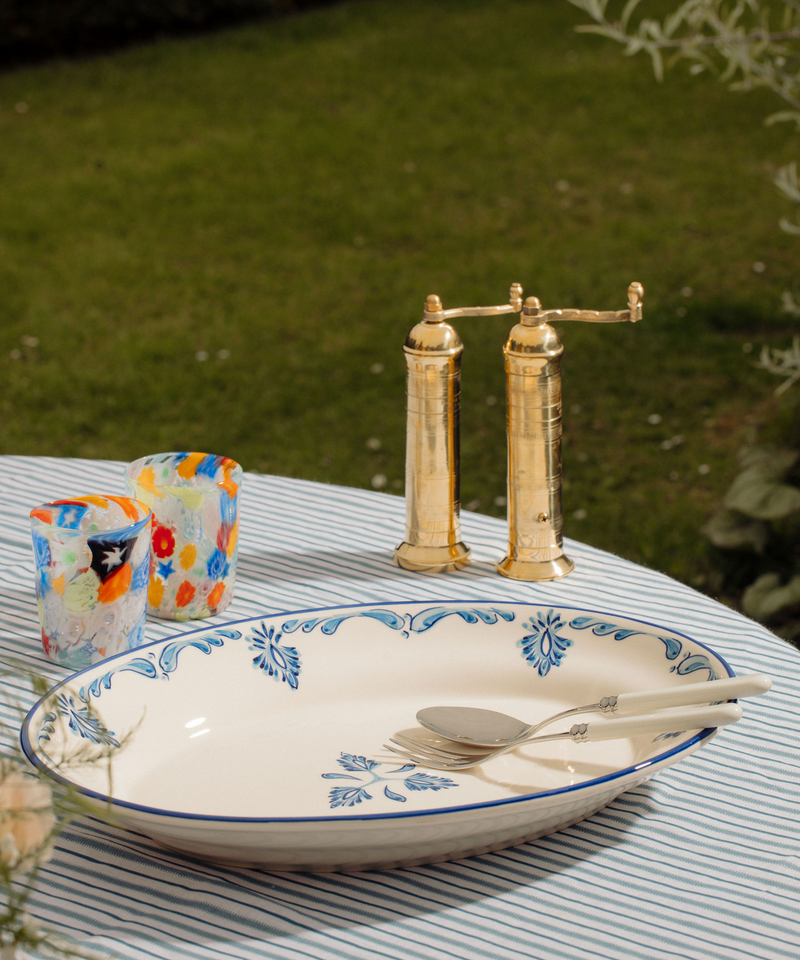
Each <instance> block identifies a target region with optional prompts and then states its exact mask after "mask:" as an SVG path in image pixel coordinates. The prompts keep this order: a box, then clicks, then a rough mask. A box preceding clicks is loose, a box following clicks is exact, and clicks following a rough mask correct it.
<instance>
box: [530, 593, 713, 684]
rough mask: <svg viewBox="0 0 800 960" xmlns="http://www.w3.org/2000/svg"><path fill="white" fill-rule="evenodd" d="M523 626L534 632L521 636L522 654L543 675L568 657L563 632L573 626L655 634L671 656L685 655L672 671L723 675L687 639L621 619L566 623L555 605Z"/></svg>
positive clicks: (620, 635) (617, 636)
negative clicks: (685, 642) (687, 645)
mask: <svg viewBox="0 0 800 960" xmlns="http://www.w3.org/2000/svg"><path fill="white" fill-rule="evenodd" d="M523 627H524V629H526V630H529V631H530V633H528V634H526V635H525V636H524V637H523V638H522V639H521V640H519V641H518V644H517V645H518V646H519V647H521V649H522V656H523V657H524V658H525V659H526V660H527V661H528V663H530V665H531V666H532V667H534V668H535V669H536V670H537V671H538V673H539V676H540V677H546V676H547V674H548V673H549V672H550V670H551V668H552V667H558V666H560V665H561V663H562V661H563V660H564V658H565V657H566V653H567V649H568V648H569V647H571V646H572V640H571V639H569V637H566V636H564V635H563V633H562V631H563V630H565V629H566V628H567V627H569V628H570V629H572V630H591V631H592V633H593V634H594V635H595V636H596V637H607V636H611V637H613V638H614V640H616V641H620V640H627V638H628V637H635V636H641V637H654V638H655V639H657V640H660V641H661V642H662V643H663V644H664V654H665V656H666V658H667V660H678V658H679V657H680V656H681V654H683V657H682V659H681V660H680V661H679V662H678V663H675V664H673V665H672V667H671V668H670V673H677V674H678V676H685V675H686V674H689V673H695V672H696V671H698V670H707V671H708V679H709V680H716V679H717V678H718V677H719V674H718V673H717V671H716V670H715V669H714V667H713V666H712V664H711V661H710V660H709V659H708V657H707V656H705V655H704V654H702V653H692V652H691V651H686V650H684V648H683V641H682V640H679V639H678V638H677V637H665V636H661V634H658V633H650V632H649V631H648V630H638V629H636V628H635V627H623V626H621V625H620V624H618V623H613V622H611V621H608V620H599V619H597V617H590V616H584V617H573V619H572V620H570V621H569V623H564V622H563V621H562V619H561V614H560V613H558V614H557V613H555V611H554V610H552V609H551V610H547V611H543V610H537V611H536V612H535V613H534V614H533V615H532V616H531V618H530V620H529V621H528V622H527V623H524V624H523Z"/></svg>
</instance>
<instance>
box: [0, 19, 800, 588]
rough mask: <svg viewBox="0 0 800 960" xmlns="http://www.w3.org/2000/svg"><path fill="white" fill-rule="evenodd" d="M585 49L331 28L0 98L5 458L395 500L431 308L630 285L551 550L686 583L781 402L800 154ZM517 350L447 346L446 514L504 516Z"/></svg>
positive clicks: (559, 296)
mask: <svg viewBox="0 0 800 960" xmlns="http://www.w3.org/2000/svg"><path fill="white" fill-rule="evenodd" d="M580 22H582V18H581V14H580V12H579V11H577V10H576V9H574V8H573V7H571V6H569V5H568V4H567V3H566V2H554V0H539V2H531V0H519V2H515V0H369V2H345V3H342V4H340V5H337V6H334V7H330V8H326V9H319V10H314V11H311V12H307V13H303V14H301V15H298V16H295V17H288V18H286V19H282V20H269V21H265V22H263V23H256V24H252V25H249V26H245V27H240V28H236V29H231V30H226V31H222V32H220V33H217V34H213V35H207V36H201V37H193V38H189V39H179V40H165V41H162V42H159V43H156V44H153V45H147V46H142V47H138V48H133V49H129V50H126V51H123V52H120V53H116V54H113V55H108V56H101V57H96V58H91V59H87V60H84V61H73V62H54V63H50V64H45V65H42V66H36V67H28V68H24V69H19V70H16V71H13V72H9V73H6V74H4V75H2V76H0V144H2V149H0V315H1V316H2V326H1V329H0V376H2V382H3V391H2V395H0V413H1V414H2V418H1V423H0V452H3V453H16V454H23V453H24V454H56V455H61V456H83V457H113V458H119V459H123V460H129V459H133V458H135V457H138V456H140V455H142V454H145V453H153V452H158V451H161V450H174V449H204V450H209V451H212V452H215V453H223V454H227V455H229V456H232V457H234V458H236V459H237V460H239V461H240V462H241V463H242V464H243V466H244V467H245V468H246V469H248V470H259V471H264V472H274V473H280V474H287V475H292V476H297V477H307V478H312V479H316V480H325V481H330V482H334V483H343V484H351V485H354V486H363V487H370V484H371V480H372V478H373V477H374V476H375V475H377V474H383V475H385V477H386V478H387V486H386V490H387V491H388V492H390V493H402V482H403V479H402V478H403V462H404V443H405V399H404V362H403V354H402V344H403V341H404V339H405V336H406V333H407V332H408V330H409V329H410V327H411V326H413V324H414V323H416V322H417V320H418V319H419V318H420V313H421V309H422V304H423V301H424V299H425V297H426V295H427V294H429V293H438V294H439V295H440V296H441V297H442V298H443V300H444V303H445V307H448V306H465V305H470V304H483V303H501V302H504V301H505V299H506V297H507V293H508V286H509V284H510V283H511V282H512V281H519V282H521V283H522V284H523V286H524V287H525V291H526V294H528V295H530V294H535V295H537V296H538V297H539V298H540V299H541V300H542V302H543V304H544V306H545V307H564V306H581V307H588V308H594V309H621V308H623V307H624V306H625V292H626V289H627V286H628V284H629V283H630V282H631V281H632V280H639V281H641V282H642V283H643V284H644V286H645V291H646V295H645V319H644V321H643V322H642V323H641V324H639V325H637V326H632V325H628V324H625V325H619V326H612V327H603V326H601V327H597V326H590V325H582V324H564V325H563V326H562V329H561V333H562V336H563V340H564V342H565V344H566V356H565V361H564V393H565V441H564V468H565V477H566V480H565V517H566V532H567V534H568V535H570V536H574V537H577V538H579V539H582V540H585V541H588V542H590V543H593V544H596V545H598V546H602V547H605V548H607V549H610V550H613V551H616V552H618V553H621V554H623V555H625V556H627V557H630V558H632V559H634V560H637V561H641V562H644V563H646V564H648V565H651V566H654V567H657V568H660V569H663V570H666V571H668V572H669V573H671V574H673V575H674V576H677V577H679V578H680V579H683V580H685V581H687V582H690V583H695V584H702V583H704V582H705V581H704V580H703V578H704V577H705V576H706V574H707V563H708V561H707V557H706V547H705V541H704V539H703V537H702V535H701V534H700V533H699V532H698V529H699V527H700V526H701V525H702V524H703V522H704V521H705V519H706V517H707V515H708V512H709V511H710V510H711V509H712V507H713V506H714V505H715V503H716V502H717V501H718V498H719V497H720V495H721V493H722V492H723V491H724V489H725V488H726V486H727V484H728V483H729V482H730V480H731V478H732V476H733V475H734V473H735V463H734V455H735V452H736V450H737V449H738V448H739V447H740V446H741V445H742V443H743V442H745V441H747V440H748V439H752V438H753V437H755V436H756V435H757V433H758V429H759V424H760V423H761V422H762V420H763V419H764V418H765V416H766V415H767V414H768V413H769V411H770V410H771V409H772V408H773V406H774V405H775V401H774V400H773V399H772V393H771V391H772V390H773V388H774V387H775V386H776V383H775V381H774V378H771V377H770V376H769V375H768V374H766V373H764V372H763V371H760V370H758V369H756V368H755V366H754V364H753V360H754V359H755V358H756V356H757V354H758V351H759V349H760V346H761V344H762V343H763V342H769V343H772V344H774V345H782V346H785V345H787V344H788V341H789V339H790V335H791V332H792V330H793V329H795V325H796V321H792V320H791V319H790V318H787V317H786V316H785V315H782V314H781V313H780V294H781V291H782V290H783V289H786V288H788V287H791V286H792V284H793V283H794V282H795V281H796V280H797V279H798V276H800V271H797V270H796V261H797V250H798V245H797V244H798V241H797V240H796V239H793V238H792V237H790V236H788V235H786V234H784V233H781V232H780V231H779V230H778V228H777V221H778V219H779V218H780V217H781V216H784V215H787V214H790V213H791V207H790V204H789V202H788V201H784V200H782V199H781V197H780V195H779V194H778V193H777V191H776V190H775V188H774V187H773V186H772V184H771V182H770V178H769V171H770V170H774V169H775V168H776V167H777V166H779V165H780V164H782V163H785V162H787V161H788V160H789V159H791V156H792V149H793V147H794V146H795V144H793V143H792V142H791V136H790V133H789V131H788V128H787V127H781V126H777V127H772V128H765V127H764V126H763V118H764V117H765V116H766V115H767V114H768V113H769V112H770V111H771V110H772V109H774V104H773V103H772V101H771V100H770V99H769V97H768V95H767V94H765V93H754V94H747V95H734V94H732V93H730V92H728V91H727V90H726V89H724V87H722V86H721V85H719V84H717V83H715V82H714V81H713V80H710V79H701V80H697V79H693V78H690V77H689V76H688V75H687V74H686V72H685V70H682V71H680V72H677V71H676V72H675V73H673V74H672V75H670V76H668V79H667V81H666V82H665V83H664V84H663V85H658V84H657V83H656V82H655V81H654V79H653V77H652V74H651V72H650V70H649V66H648V64H647V63H646V62H644V61H642V60H635V61H631V60H627V59H625V58H623V57H622V56H621V53H620V50H619V49H617V48H616V47H615V46H614V45H612V44H610V43H606V42H604V41H601V40H598V39H596V38H592V37H588V36H580V35H577V34H576V33H575V32H574V26H575V25H576V24H577V23H580ZM755 262H761V263H763V264H765V267H766V269H765V270H764V271H763V272H760V273H759V272H755V271H754V270H753V264H754V263H755ZM684 288H691V296H685V295H684V294H683V293H682V292H681V291H682V290H683V289H684ZM687 292H688V291H687ZM509 326H510V323H509V320H508V319H507V318H506V319H503V318H493V319H469V320H463V321H461V322H460V323H459V324H458V328H459V331H460V333H461V335H462V338H463V340H464V342H465V345H466V350H465V354H464V366H463V369H464V373H463V395H464V406H463V415H462V431H463V432H462V446H463V458H462V459H463V476H462V500H463V502H464V504H469V505H471V506H472V508H473V509H478V510H480V511H483V512H487V513H491V514H494V515H498V516H500V515H503V514H504V508H503V507H502V506H501V505H498V504H497V503H496V502H495V501H496V500H497V499H498V498H501V497H503V496H504V494H505V432H504V431H505V427H504V373H503V360H502V352H501V351H502V346H503V343H504V340H505V337H506V334H507V332H508V329H509ZM29 338H36V339H37V340H38V345H36V346H32V345H31V344H32V343H33V340H31V339H29ZM748 350H752V352H749V353H748V352H746V351H748ZM19 354H21V355H19ZM201 357H206V358H207V359H199V358H201ZM375 371H379V372H375ZM654 415H658V416H659V417H660V418H661V420H660V422H659V423H657V424H656V423H651V422H650V420H649V419H648V418H653V419H654ZM678 436H679V437H682V438H683V440H682V441H681V442H678V443H675V444H674V445H672V446H671V448H670V449H663V445H664V441H667V440H671V439H672V438H674V437H678ZM368 441H373V442H368ZM374 441H379V448H378V449H374V448H375V447H376V445H377V444H376V443H375V442H374ZM701 467H702V468H703V472H701V471H700V468H701ZM706 468H708V469H707V470H706ZM69 492H71V491H65V494H66V493H69ZM400 533H401V531H398V535H399V534H400Z"/></svg>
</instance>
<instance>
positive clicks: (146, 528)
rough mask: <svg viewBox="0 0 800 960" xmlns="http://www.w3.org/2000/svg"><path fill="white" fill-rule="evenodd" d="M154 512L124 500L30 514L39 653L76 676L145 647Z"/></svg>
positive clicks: (47, 507) (51, 506) (99, 499)
mask: <svg viewBox="0 0 800 960" xmlns="http://www.w3.org/2000/svg"><path fill="white" fill-rule="evenodd" d="M151 520H152V513H151V512H150V510H149V509H148V508H147V507H146V506H145V505H144V504H143V503H138V502H137V501H136V500H131V499H129V498H128V497H112V496H81V497H71V498H70V499H69V500H54V501H53V502H52V503H45V504H42V506H40V507H34V508H33V510H31V535H32V537H33V554H34V560H35V563H36V597H37V600H38V602H39V622H40V623H41V627H42V643H43V644H44V651H45V653H46V654H47V656H48V657H50V659H51V660H55V661H56V663H60V664H62V665H63V666H65V667H69V668H70V669H71V670H80V669H81V668H83V667H88V666H89V665H90V664H92V663H97V661H98V660H103V659H104V658H105V657H110V656H112V655H113V654H115V653H121V652H122V651H124V650H129V649H130V648H132V647H138V646H140V645H141V644H142V643H143V642H144V623H145V603H146V599H147V577H148V572H149V558H150V529H151Z"/></svg>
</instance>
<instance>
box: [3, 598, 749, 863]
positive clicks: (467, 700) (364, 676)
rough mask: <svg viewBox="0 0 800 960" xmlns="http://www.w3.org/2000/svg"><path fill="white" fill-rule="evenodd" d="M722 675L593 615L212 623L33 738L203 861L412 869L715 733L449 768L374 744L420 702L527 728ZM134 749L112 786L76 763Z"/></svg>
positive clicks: (600, 799)
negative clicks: (92, 747)
mask: <svg viewBox="0 0 800 960" xmlns="http://www.w3.org/2000/svg"><path fill="white" fill-rule="evenodd" d="M730 675H732V671H731V670H730V668H729V667H728V666H727V664H726V663H725V662H724V660H722V659H721V658H720V657H719V656H718V655H716V654H715V653H713V652H712V651H711V650H710V649H708V647H705V646H703V644H701V643H698V642H697V641H695V640H692V639H690V638H688V637H686V636H684V635H682V634H680V633H677V632H676V631H675V630H671V629H669V628H668V627H662V626H658V625H655V624H651V623H644V622H641V621H638V620H632V619H631V618H628V617H621V616H618V615H615V614H606V613H597V612H595V611H589V610H579V609H572V608H567V607H551V606H547V605H542V604H523V603H491V602H487V603H483V602H476V603H474V604H467V603H464V602H442V603H435V604H433V603H424V604H423V603H385V604H371V605H359V606H348V607H338V608H328V609H324V610H307V611H301V612H299V613H291V614H288V613H283V614H275V615H271V616H266V617H257V618H254V619H252V620H246V621H242V622H239V623H233V624H229V625H226V626H224V627H207V628H205V629H201V630H196V631H193V632H191V633H187V634H183V635H181V636H179V637H177V638H172V639H168V640H160V641H157V642H156V643H151V644H148V645H146V646H143V647H139V648H138V649H135V650H131V651H128V652H126V653H122V654H119V655H118V656H115V657H112V658H110V659H108V660H104V661H103V662H102V663H98V664H95V665H94V666H92V667H89V668H87V669H85V670H82V671H81V672H80V673H77V674H75V675H74V676H73V677H71V678H70V679H69V680H67V681H65V682H64V683H62V684H59V685H58V686H56V687H55V688H54V689H53V690H52V691H51V692H50V693H49V694H48V695H47V696H46V697H45V698H44V699H43V700H41V701H40V702H39V703H38V704H37V705H36V706H35V707H34V708H33V709H32V710H31V712H30V713H29V714H28V717H27V718H26V720H25V723H24V726H23V729H22V745H23V749H24V750H25V753H26V755H27V756H28V758H29V760H30V761H31V762H32V763H33V764H34V765H36V766H38V767H41V768H43V769H44V770H46V771H47V772H48V773H50V774H51V775H52V776H54V777H55V779H60V780H62V781H64V782H68V783H71V784H73V785H74V786H75V787H77V788H78V789H79V790H80V791H81V792H82V793H83V794H84V795H85V796H86V797H87V798H89V799H90V800H92V801H95V802H97V803H98V804H101V803H106V802H107V801H108V800H109V798H110V800H111V803H112V806H113V812H114V814H115V815H116V817H117V818H118V820H119V822H121V823H122V824H123V825H127V826H129V827H131V828H133V829H135V830H139V831H141V832H142V833H144V834H146V835H148V836H150V837H152V838H153V839H154V840H156V841H157V842H158V843H161V844H163V845H164V846H166V847H170V848H172V849H175V850H180V851H182V852H184V853H186V854H189V855H191V856H195V857H199V858H202V859H207V860H213V861H217V862H222V863H230V864H241V865H248V866H256V867H261V868H263V869H268V870H313V871H321V870H363V869H378V868H385V867H393V866H410V865H413V864H419V863H431V862H436V861H441V860H448V859H457V858H459V857H465V856H470V855H474V854H478V853H484V852H488V851H491V850H499V849H502V848H503V847H508V846H511V845H513V844H515V843H521V842H523V841H526V840H531V839H534V838H535V837H538V836H542V835H544V834H546V833H552V832H553V831H556V830H559V829H562V828H564V827H566V826H568V825H569V824H572V823H575V822H577V821H578V820H582V819H584V818H585V817H588V816H591V815H592V814H593V813H595V812H596V811H597V810H599V809H601V808H602V807H604V806H605V805H606V804H607V803H609V802H610V801H611V800H613V799H614V797H616V796H618V795H619V794H620V793H622V792H623V791H625V790H627V789H630V788H631V787H633V786H635V785H637V784H639V783H641V782H642V781H643V780H646V779H647V778H648V777H650V776H652V775H653V774H654V773H656V772H657V771H658V770H662V769H663V768H664V767H667V766H669V765H670V764H672V763H674V762H675V761H676V760H680V759H681V758H683V757H686V756H688V755H689V754H691V753H693V752H694V751H695V750H697V749H698V748H699V747H701V746H702V745H703V744H704V743H707V742H708V741H709V740H710V739H711V738H712V737H713V736H714V735H715V733H716V730H715V729H707V730H701V731H697V730H695V731H687V732H685V733H681V734H670V735H668V736H665V735H662V736H661V737H658V738H656V739H655V740H654V739H653V738H652V736H645V737H636V738H633V739H629V740H617V741H606V742H601V743H581V744H576V743H572V742H571V741H554V742H550V743H545V744H539V745H536V746H528V747H522V748H520V749H518V750H517V751H515V752H514V753H509V754H506V755H505V756H502V757H498V758H496V759H495V760H493V761H491V762H488V763H486V764H484V765H482V766H480V767H476V768H473V769H471V770H469V771H464V772H460V773H446V774H444V773H441V772H440V771H437V770H430V769H427V768H424V767H414V766H413V765H412V764H404V763H403V762H402V761H401V760H399V759H398V758H397V757H394V758H393V755H392V754H391V753H389V752H388V751H387V750H385V749H384V748H383V746H382V745H383V744H384V743H385V742H386V741H387V739H388V738H389V737H390V736H392V735H393V734H394V733H395V732H396V731H401V730H404V731H409V730H414V729H416V732H417V733H422V732H423V731H422V730H421V728H416V722H415V719H414V718H415V714H416V712H417V710H419V709H420V708H422V707H426V706H434V705H440V704H470V705H473V706H479V707H486V708H489V709H493V710H501V711H503V712H506V713H511V714H513V715H515V716H518V717H520V718H522V719H526V720H529V721H534V720H536V719H539V718H543V717H545V716H548V715H550V714H552V713H554V712H556V711H559V710H562V709H566V708H568V707H573V706H577V705H579V704H583V703H592V702H594V701H597V700H599V699H600V698H601V697H603V696H607V695H611V694H619V693H623V692H627V691H633V690H646V689H654V688H659V687H667V686H670V685H672V684H675V685H678V684H683V683H696V682H697V681H698V680H703V679H708V680H711V679H715V678H716V677H720V676H730ZM574 719H578V720H579V719H581V718H580V717H578V718H571V719H570V721H569V722H568V723H566V724H564V729H567V728H568V726H569V725H571V723H572V722H574ZM585 719H596V717H588V716H587V717H586V718H585ZM557 729H559V728H554V730H553V732H555V731H556V730H557ZM126 735H130V736H129V739H128V742H127V743H126V744H125V746H124V748H123V749H122V750H120V751H119V752H118V753H117V754H116V755H115V756H114V758H113V761H112V780H111V781H109V776H108V770H107V769H106V768H105V767H104V766H102V765H94V766H88V767H86V766H84V767H80V766H77V767H71V766H69V765H67V766H64V764H63V758H64V757H65V756H66V757H69V756H71V755H73V754H75V753H76V752H77V751H78V750H80V749H81V747H82V746H83V747H85V746H86V745H87V744H89V743H92V744H98V743H99V744H103V743H115V742H118V741H119V740H121V739H122V738H124V737H125V736H126ZM429 736H430V735H429ZM110 782H111V783H112V784H113V787H110V786H109V783H110Z"/></svg>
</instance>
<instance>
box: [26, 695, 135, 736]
mask: <svg viewBox="0 0 800 960" xmlns="http://www.w3.org/2000/svg"><path fill="white" fill-rule="evenodd" d="M56 707H57V708H58V712H57V713H54V712H50V713H48V714H46V715H45V717H44V720H43V721H42V726H41V729H40V730H39V743H42V741H46V740H49V739H50V735H51V734H52V733H55V724H56V721H57V720H58V718H59V716H61V717H65V718H66V719H67V720H68V722H69V728H70V730H72V732H73V733H74V734H75V735H76V736H78V737H80V738H81V739H82V740H88V741H89V742H90V743H102V744H105V745H106V746H109V747H118V746H119V741H118V740H117V739H116V738H115V737H114V731H113V730H109V729H108V728H107V727H106V726H105V724H104V723H103V721H102V720H101V719H100V718H99V717H96V716H95V715H94V714H93V713H92V712H91V709H90V708H89V706H88V705H87V704H86V703H83V704H81V705H80V706H78V705H76V704H75V700H74V699H73V697H71V696H70V695H69V694H66V693H60V694H59V695H58V696H57V697H56Z"/></svg>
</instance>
